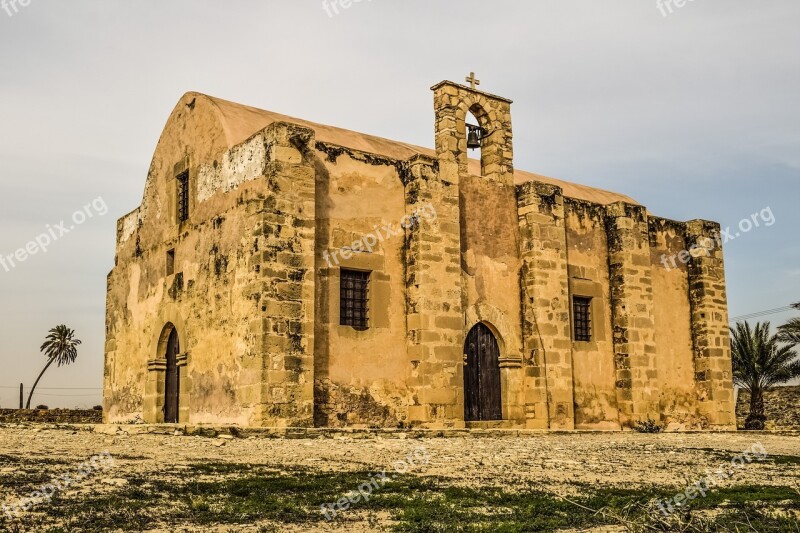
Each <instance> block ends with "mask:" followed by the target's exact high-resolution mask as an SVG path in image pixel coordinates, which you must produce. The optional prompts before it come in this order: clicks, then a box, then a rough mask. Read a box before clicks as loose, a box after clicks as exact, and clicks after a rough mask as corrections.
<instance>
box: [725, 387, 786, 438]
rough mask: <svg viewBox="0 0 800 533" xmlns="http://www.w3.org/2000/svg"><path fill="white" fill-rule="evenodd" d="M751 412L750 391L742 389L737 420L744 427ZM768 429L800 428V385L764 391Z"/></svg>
mask: <svg viewBox="0 0 800 533" xmlns="http://www.w3.org/2000/svg"><path fill="white" fill-rule="evenodd" d="M749 413H750V393H749V392H747V391H743V390H740V391H739V395H738V398H737V400H736V422H737V425H738V426H739V428H741V429H743V428H744V421H745V419H746V418H747V415H748V414H749ZM764 414H765V415H766V416H767V422H766V429H800V386H795V387H776V388H775V389H773V390H771V391H769V392H766V393H764Z"/></svg>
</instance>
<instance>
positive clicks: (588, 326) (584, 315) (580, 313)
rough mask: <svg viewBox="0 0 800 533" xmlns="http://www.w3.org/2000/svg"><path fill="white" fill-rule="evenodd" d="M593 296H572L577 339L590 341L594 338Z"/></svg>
mask: <svg viewBox="0 0 800 533" xmlns="http://www.w3.org/2000/svg"><path fill="white" fill-rule="evenodd" d="M591 304H592V299H591V298H580V297H578V296H575V297H573V298H572V320H573V323H574V324H575V340H576V341H578V342H589V341H591V340H592V315H591Z"/></svg>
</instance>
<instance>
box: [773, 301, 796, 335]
mask: <svg viewBox="0 0 800 533" xmlns="http://www.w3.org/2000/svg"><path fill="white" fill-rule="evenodd" d="M792 307H794V308H795V309H797V310H798V311H800V302H798V303H796V304H794V305H793V306H792ZM778 333H779V334H780V336H781V340H782V341H783V342H786V343H789V344H793V345H798V344H800V318H792V319H790V320H789V322H787V323H786V324H784V325H782V326H781V327H779V328H778Z"/></svg>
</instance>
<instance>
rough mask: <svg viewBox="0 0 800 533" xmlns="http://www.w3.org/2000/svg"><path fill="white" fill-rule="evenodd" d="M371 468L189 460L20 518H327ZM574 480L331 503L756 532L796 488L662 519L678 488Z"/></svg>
mask: <svg viewBox="0 0 800 533" xmlns="http://www.w3.org/2000/svg"><path fill="white" fill-rule="evenodd" d="M371 474H373V473H372V472H366V471H360V472H322V471H309V470H303V469H288V470H287V469H280V468H276V467H270V466H264V465H258V466H253V465H246V464H231V463H203V464H195V465H191V467H190V468H189V469H188V470H186V471H181V472H178V473H176V472H173V473H169V472H166V473H161V474H156V476H157V477H156V476H150V477H139V478H132V479H129V480H128V484H127V485H126V486H124V487H119V488H114V489H109V490H113V492H111V493H105V494H104V493H102V492H91V493H89V494H86V495H83V496H70V497H62V496H60V495H57V496H56V497H55V498H54V499H53V501H52V502H51V503H50V504H49V505H46V506H45V505H43V506H41V508H40V509H37V512H40V513H41V514H38V515H30V516H29V517H28V519H30V520H31V521H33V522H35V523H31V524H29V525H35V526H37V527H35V528H34V529H35V530H37V531H39V530H42V531H51V532H60V531H109V530H117V529H123V530H131V529H134V530H146V529H153V528H157V527H162V528H167V529H174V528H175V526H178V525H180V526H186V527H188V526H194V527H196V528H199V529H204V528H208V527H210V526H212V525H217V524H225V525H230V526H231V527H233V528H234V529H235V527H236V526H237V525H242V524H248V525H250V524H253V523H258V522H270V523H275V524H278V525H280V524H284V525H288V524H293V525H314V524H317V525H319V524H321V523H324V522H326V519H325V517H324V515H323V513H322V511H321V505H322V504H324V503H328V502H335V501H337V500H339V499H341V498H343V497H345V496H346V495H347V494H348V493H350V492H351V491H353V490H356V489H357V488H358V486H359V485H361V484H362V483H365V482H366V481H368V480H369V479H370V475H371ZM209 477H210V478H211V479H209ZM576 488H578V491H579V493H580V494H581V495H580V496H576V497H571V498H570V499H569V501H568V500H567V499H565V498H562V497H559V496H558V495H555V494H552V493H550V492H548V491H547V490H543V489H542V488H541V487H537V486H535V485H529V486H519V485H517V486H514V487H510V488H506V487H490V486H487V487H479V488H466V487H458V486H453V485H452V481H451V480H449V479H447V478H442V477H420V476H413V475H403V476H399V475H398V476H395V477H394V479H393V480H392V481H391V482H389V483H387V484H385V485H383V486H382V487H381V488H380V489H378V490H376V491H374V492H373V494H372V496H371V498H370V499H369V500H368V501H360V502H358V503H356V504H355V505H353V507H352V508H351V509H350V510H344V511H339V512H338V516H337V517H336V519H335V520H336V521H337V522H340V523H343V524H348V523H349V524H351V525H352V524H354V523H355V521H356V520H363V519H364V516H365V515H367V516H374V515H375V514H376V513H382V514H388V515H389V516H391V518H392V520H393V521H394V524H395V526H394V527H395V529H396V530H397V531H402V532H410V533H423V532H445V531H447V532H450V531H454V532H473V531H475V532H481V531H491V532H492V533H507V532H508V533H516V532H523V531H556V530H558V529H564V528H577V529H582V528H590V527H597V526H604V525H614V524H623V523H624V524H627V525H628V526H629V527H630V528H631V529H634V530H636V528H642V529H649V530H660V531H674V530H678V529H679V527H680V530H683V531H708V530H725V529H727V530H731V531H735V530H736V529H737V527H738V529H739V530H746V529H747V526H746V524H747V523H748V521H749V522H750V523H752V525H753V527H755V528H756V529H757V530H758V531H795V530H796V529H794V525H793V524H796V519H792V518H790V516H792V515H791V513H792V512H794V511H798V510H800V495H798V493H797V492H796V491H795V490H794V489H791V488H788V487H768V486H755V485H750V486H740V487H732V488H725V489H720V490H714V491H711V492H709V493H708V495H707V497H705V498H697V499H695V500H692V501H691V502H690V503H689V505H688V506H687V507H686V508H683V509H681V510H680V512H678V513H675V514H674V516H671V517H669V520H666V519H664V517H663V516H662V515H661V514H660V512H659V511H658V510H657V507H654V505H653V500H654V499H667V498H671V497H672V496H674V495H675V494H676V493H677V492H679V491H682V489H680V488H663V487H659V488H656V487H649V488H644V489H642V488H636V489H628V488H603V489H597V487H594V486H588V485H582V486H579V485H576ZM711 509H715V510H717V511H718V512H717V513H714V514H713V515H709V516H713V518H708V517H706V518H702V515H703V514H704V512H705V511H708V510H711ZM719 511H721V512H719ZM775 511H778V513H777V514H776V512H775ZM2 521H3V518H0V526H2ZM55 524H57V525H55ZM742 524H745V525H742ZM45 526H49V527H50V529H49V530H48V529H47V528H46V527H45ZM0 529H1V527H0ZM278 529H280V528H278ZM266 530H267V529H266V528H265V531H266Z"/></svg>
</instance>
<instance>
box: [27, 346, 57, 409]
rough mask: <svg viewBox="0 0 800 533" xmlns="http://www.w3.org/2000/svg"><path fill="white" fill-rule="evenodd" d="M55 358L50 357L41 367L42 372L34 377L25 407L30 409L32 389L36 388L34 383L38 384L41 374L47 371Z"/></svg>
mask: <svg viewBox="0 0 800 533" xmlns="http://www.w3.org/2000/svg"><path fill="white" fill-rule="evenodd" d="M55 360H56V359H55V357H54V358H52V359H50V360H49V361H48V362H47V364H46V365H44V368H43V369H42V372H41V373H40V374H39V377H38V378H36V381H35V382H34V383H33V387H31V392H30V394H28V402H27V403H26V404H25V409H30V408H31V398H32V397H33V391H34V390H35V389H36V385H38V384H39V380H40V379H42V376H43V375H44V373H45V372H46V371H47V369H48V368H50V365H52V364H53V361H55Z"/></svg>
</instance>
